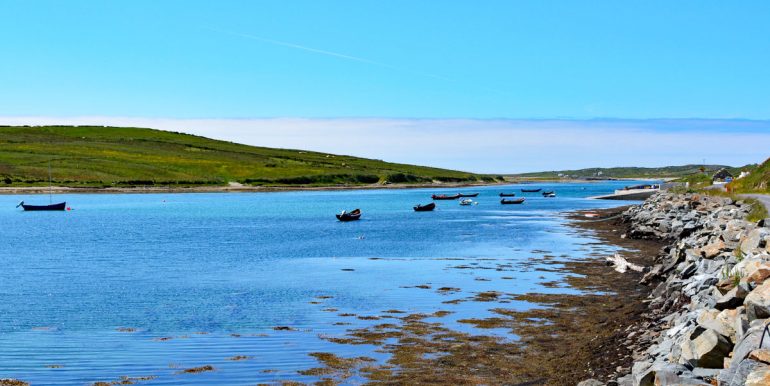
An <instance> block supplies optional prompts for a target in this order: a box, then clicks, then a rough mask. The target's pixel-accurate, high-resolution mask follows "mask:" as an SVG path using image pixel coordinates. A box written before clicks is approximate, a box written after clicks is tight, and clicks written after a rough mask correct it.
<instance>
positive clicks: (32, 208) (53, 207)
mask: <svg viewBox="0 0 770 386" xmlns="http://www.w3.org/2000/svg"><path fill="white" fill-rule="evenodd" d="M16 207H17V208H18V207H22V208H24V210H25V211H43V210H64V209H65V208H66V207H67V203H66V202H60V203H58V204H50V205H28V204H25V203H24V201H22V202H20V203H19V205H16Z"/></svg>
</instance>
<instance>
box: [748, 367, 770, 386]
mask: <svg viewBox="0 0 770 386" xmlns="http://www.w3.org/2000/svg"><path fill="white" fill-rule="evenodd" d="M767 385H770V366H764V367H762V366H757V367H755V368H754V369H753V370H752V371H751V372H750V373H749V375H747V376H746V386H767Z"/></svg>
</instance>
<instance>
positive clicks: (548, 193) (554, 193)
mask: <svg viewBox="0 0 770 386" xmlns="http://www.w3.org/2000/svg"><path fill="white" fill-rule="evenodd" d="M543 197H556V192H554V191H553V190H549V191H547V192H543Z"/></svg>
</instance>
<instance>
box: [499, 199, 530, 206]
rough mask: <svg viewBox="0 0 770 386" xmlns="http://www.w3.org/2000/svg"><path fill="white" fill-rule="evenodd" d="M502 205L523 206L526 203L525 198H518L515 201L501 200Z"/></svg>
mask: <svg viewBox="0 0 770 386" xmlns="http://www.w3.org/2000/svg"><path fill="white" fill-rule="evenodd" d="M500 203H501V204H503V205H512V204H523V203H524V199H523V198H517V199H515V200H506V199H502V200H500Z"/></svg>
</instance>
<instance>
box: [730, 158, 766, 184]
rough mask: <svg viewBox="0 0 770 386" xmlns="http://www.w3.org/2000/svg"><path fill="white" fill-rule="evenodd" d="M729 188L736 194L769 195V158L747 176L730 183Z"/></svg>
mask: <svg viewBox="0 0 770 386" xmlns="http://www.w3.org/2000/svg"><path fill="white" fill-rule="evenodd" d="M733 174H734V175H735V176H736V177H737V176H738V174H735V173H733ZM730 188H731V190H732V191H734V192H737V193H750V192H761V193H770V158H768V159H767V160H765V162H763V163H762V164H760V165H759V166H757V167H756V168H754V170H751V171H750V174H749V175H748V176H746V177H743V178H741V179H737V180H735V181H733V182H731V183H730Z"/></svg>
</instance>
